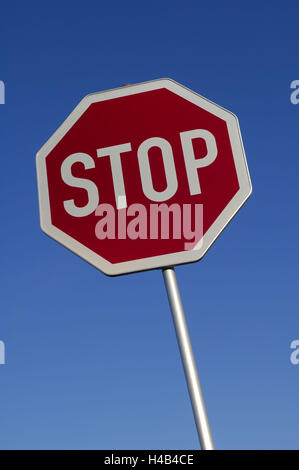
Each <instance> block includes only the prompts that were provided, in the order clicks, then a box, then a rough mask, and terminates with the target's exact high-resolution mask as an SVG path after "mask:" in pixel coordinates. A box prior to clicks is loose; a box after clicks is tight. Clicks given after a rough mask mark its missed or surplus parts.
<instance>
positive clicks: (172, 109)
mask: <svg viewBox="0 0 299 470" xmlns="http://www.w3.org/2000/svg"><path fill="white" fill-rule="evenodd" d="M37 174H38V189H39V203H40V219H41V227H42V229H43V230H44V232H45V233H47V234H48V235H50V236H51V237H52V238H54V239H55V240H57V241H58V242H60V243H61V244H63V245H64V246H66V247H67V248H69V249H70V250H72V251H73V252H74V253H76V254H78V255H79V256H81V257H82V258H83V259H85V260H86V261H88V262H89V263H91V264H92V265H94V266H96V267H97V268H99V269H100V270H101V271H103V272H104V273H106V274H109V275H117V274H124V273H129V272H134V271H141V270H146V269H153V268H159V267H163V266H174V265H177V264H182V263H188V262H193V261H197V260H199V259H200V258H202V256H203V255H204V254H205V253H206V251H207V250H208V248H209V247H210V246H211V244H212V243H213V242H214V240H215V239H216V238H217V236H218V235H219V234H220V232H221V231H222V230H223V229H224V227H225V226H226V225H227V224H228V222H229V221H230V220H231V218H232V217H233V216H234V215H235V213H236V212H237V211H238V209H239V208H240V207H241V206H242V204H243V203H244V202H245V201H246V199H247V198H248V197H249V195H250V193H251V183H250V177H249V173H248V169H247V164H246V159H245V154H244V150H243V145H242V140H241V136H240V131H239V126H238V120H237V118H236V116H235V115H234V114H232V113H231V112H229V111H227V110H225V109H223V108H221V107H220V106H218V105H216V104H214V103H212V102H211V101H209V100H207V99H205V98H203V97H201V96H199V95H198V94H196V93H194V92H192V91H190V90H188V89H187V88H185V87H183V86H182V85H180V84H178V83H176V82H174V81H173V80H170V79H161V80H154V81H151V82H146V83H141V84H137V85H132V86H126V87H122V88H119V89H115V90H110V91H105V92H102V93H94V94H91V95H88V96H86V97H85V98H83V100H82V101H81V102H80V103H79V104H78V106H77V107H76V108H75V109H74V111H73V112H72V113H71V114H70V115H69V117H68V118H67V119H66V120H65V121H64V123H63V124H62V125H61V126H60V127H59V129H58V130H57V131H56V132H55V133H54V134H53V135H52V137H51V138H50V139H49V140H48V141H47V142H46V144H45V145H44V146H43V147H42V148H41V150H40V151H39V152H38V154H37Z"/></svg>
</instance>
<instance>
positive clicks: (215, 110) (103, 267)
mask: <svg viewBox="0 0 299 470" xmlns="http://www.w3.org/2000/svg"><path fill="white" fill-rule="evenodd" d="M160 88H166V89H167V90H169V91H171V92H173V93H175V94H177V95H179V96H181V97H182V98H184V99H186V100H188V101H190V102H191V103H194V104H195V105H197V106H199V107H201V108H203V109H205V110H207V111H208V112H210V113H212V114H214V115H215V116H218V117H219V118H221V119H223V120H224V121H226V123H227V127H228V132H229V137H230V142H231V147H232V153H233V156H234V161H235V166H236V171H237V175H238V180H239V186H240V189H239V191H238V192H237V194H236V195H235V196H234V197H233V199H232V200H231V201H230V202H229V204H228V205H227V206H226V207H225V209H224V210H223V212H222V213H221V214H220V215H219V217H218V218H217V219H216V221H215V222H214V223H213V225H212V226H211V227H210V228H209V230H208V231H207V232H206V233H205V235H204V237H203V241H201V243H200V246H195V247H194V248H193V249H192V250H190V251H181V252H179V253H172V254H167V255H161V256H154V257H150V258H144V259H140V260H136V261H127V262H124V263H117V264H112V263H110V262H109V261H107V260H105V259H104V258H102V257H101V256H99V255H98V254H96V253H94V252H93V251H92V250H90V249H89V248H87V247H86V246H84V245H82V244H81V243H79V242H78V241H77V240H75V239H73V238H72V237H70V236H69V235H67V234H66V233H64V232H62V231H61V230H59V229H58V228H57V227H55V226H54V225H52V222H51V212H50V203H49V193H48V181H47V172H46V157H47V155H48V154H49V153H50V152H51V150H52V149H53V148H54V147H55V146H56V145H57V144H58V142H59V141H60V140H61V139H62V138H63V136H64V135H65V134H66V133H67V132H68V131H69V129H70V128H71V127H72V126H73V125H74V124H75V122H76V121H77V120H78V119H79V118H80V117H81V116H82V114H83V113H84V112H85V111H86V110H87V108H88V107H89V106H90V105H91V104H92V103H96V102H99V101H105V100H108V99H109V100H111V99H114V98H119V97H122V96H128V95H134V94H136V93H143V92H146V91H151V90H157V89H160ZM36 167H37V179H38V195H39V209H40V224H41V228H42V230H43V231H44V232H45V233H46V234H47V235H49V236H50V237H52V238H53V239H54V240H56V241H58V242H59V243H61V244H62V245H64V246H65V247H66V248H68V249H69V250H71V251H73V252H74V253H75V254H77V255H79V256H80V257H81V258H83V259H84V260H86V261H87V262H89V263H90V264H92V265H93V266H95V267H96V268H98V269H99V270H100V271H103V272H104V273H105V274H108V275H109V276H116V275H119V274H126V273H132V272H136V271H144V270H148V269H157V268H162V267H165V266H175V265H178V264H185V263H191V262H194V261H198V260H200V259H201V258H202V257H203V256H204V255H205V253H206V252H207V250H208V249H209V248H210V246H211V245H212V244H213V243H214V241H215V240H216V238H217V237H218V236H219V235H220V233H221V232H222V230H223V229H224V228H225V227H226V225H227V224H228V223H229V222H230V220H231V219H232V218H233V217H234V215H235V214H236V212H237V211H238V210H239V209H240V208H241V206H242V205H243V204H244V202H245V201H246V200H247V199H248V197H249V196H250V194H251V192H252V187H251V181H250V176H249V172H248V168H247V163H246V157H245V152H244V148H243V144H242V139H241V133H240V129H239V123H238V118H237V117H236V116H235V115H234V114H233V113H231V112H230V111H227V110H226V109H224V108H222V107H220V106H218V105H217V104H215V103H213V102H211V101H209V100H207V99H206V98H203V97H202V96H200V95H198V94H197V93H195V92H193V91H191V90H189V89H188V88H185V87H184V86H182V85H180V84H179V83H177V82H175V81H174V80H171V79H169V78H165V79H158V80H153V81H150V82H144V83H139V84H137V85H129V86H126V87H122V88H116V89H114V90H108V91H104V92H100V93H93V94H90V95H87V96H86V97H85V98H83V100H82V101H81V102H80V103H79V104H78V106H76V108H75V109H74V111H73V112H72V113H71V114H70V115H69V116H68V117H67V119H66V120H65V121H64V122H63V124H62V125H61V126H60V127H59V128H58V129H57V131H56V132H54V134H53V135H52V136H51V137H50V139H49V140H48V141H47V142H46V143H45V145H43V147H42V148H41V149H40V150H39V152H38V153H37V155H36Z"/></svg>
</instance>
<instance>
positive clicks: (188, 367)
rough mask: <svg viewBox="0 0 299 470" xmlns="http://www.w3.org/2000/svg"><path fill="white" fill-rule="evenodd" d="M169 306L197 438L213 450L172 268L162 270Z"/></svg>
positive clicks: (204, 446)
mask: <svg viewBox="0 0 299 470" xmlns="http://www.w3.org/2000/svg"><path fill="white" fill-rule="evenodd" d="M163 276H164V281H165V286H166V290H167V295H168V300H169V305H170V309H171V313H172V318H173V322H174V327H175V331H176V336H177V340H178V344H179V348H180V353H181V358H182V362H183V366H184V371H185V376H186V381H187V385H188V390H189V395H190V399H191V404H192V408H193V414H194V419H195V424H196V427H197V432H198V437H199V441H200V445H201V448H202V449H203V450H214V444H213V439H212V435H211V430H210V426H209V421H208V416H207V412H206V407H205V404H204V399H203V395H202V391H201V386H200V383H199V378H198V373H197V369H196V364H195V360H194V356H193V351H192V346H191V342H190V337H189V333H188V327H187V323H186V319H185V314H184V309H183V305H182V301H181V296H180V291H179V287H178V284H177V280H176V275H175V271H174V268H165V269H163Z"/></svg>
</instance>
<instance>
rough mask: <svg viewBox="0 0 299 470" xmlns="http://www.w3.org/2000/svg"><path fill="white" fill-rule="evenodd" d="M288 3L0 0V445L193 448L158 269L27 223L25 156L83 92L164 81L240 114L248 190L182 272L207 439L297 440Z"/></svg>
mask: <svg viewBox="0 0 299 470" xmlns="http://www.w3.org/2000/svg"><path fill="white" fill-rule="evenodd" d="M298 15H299V6H298V3H296V2H293V1H286V2H283V3H282V2H277V1H274V2H271V4H269V3H267V2H264V3H262V4H261V2H257V1H253V2H250V3H248V4H247V6H245V4H244V2H235V1H232V2H231V1H228V2H220V1H216V2H212V3H208V2H201V1H188V2H183V3H182V2H176V1H171V2H170V1H159V2H157V1H152V2H148V3H144V2H137V1H128V2H120V1H116V2H110V3H108V2H105V3H104V2H98V1H97V2H96V1H89V0H86V1H85V2H83V3H79V2H70V1H60V2H57V1H51V2H33V1H28V2H20V1H19V2H13V3H8V2H6V3H5V5H4V4H3V5H2V6H1V18H0V48H1V49H0V51H1V56H0V80H3V81H4V82H5V85H6V103H5V105H1V106H0V125H1V127H0V132H1V139H0V152H1V173H0V188H1V189H0V191H1V199H0V201H1V202H0V204H1V219H2V228H1V231H0V241H1V263H0V269H1V296H0V340H2V341H4V343H5V347H6V362H7V363H6V364H5V365H0V423H1V424H0V448H1V449H76V448H80V449H154V448H156V449H196V448H198V439H197V435H196V430H195V425H194V421H193V415H192V412H191V406H190V403H189V398H188V394H187V389H186V384H185V380H184V375H183V370H182V366H181V362H180V357H179V353H178V348H177V343H176V339H175V333H174V328H173V325H172V320H171V314H170V312H169V307H168V303H167V298H166V292H165V288H164V285H163V280H162V274H161V272H160V271H159V270H157V271H153V272H146V273H141V274H132V275H128V276H122V277H117V278H108V277H106V276H105V275H103V274H101V273H100V272H98V271H97V270H96V269H95V268H93V267H91V266H90V265H88V264H87V263H85V262H84V261H82V260H81V259H80V258H78V257H76V256H75V255H74V254H72V253H71V252H69V251H67V250H66V249H65V248H63V247H62V246H60V245H58V244H57V243H56V242H54V241H52V240H51V239H49V238H48V237H47V236H46V235H44V234H43V233H42V232H41V230H40V227H39V215H38V201H37V186H36V174H35V153H36V151H37V150H38V149H39V148H40V147H41V146H42V145H43V144H44V142H45V141H46V140H47V139H48V138H49V136H50V135H51V134H52V133H53V132H54V131H55V130H56V128H57V127H58V126H59V125H60V124H61V123H62V122H63V120H64V119H65V118H66V117H67V115H68V114H69V113H70V112H71V111H72V109H73V108H74V107H75V106H76V104H77V103H78V102H79V101H80V100H81V98H82V97H83V96H85V95H86V94H88V93H92V92H96V91H102V90H105V89H111V88H114V87H118V86H121V85H123V84H125V83H138V82H142V81H147V80H151V79H154V78H160V77H170V78H173V79H174V80H176V81H178V82H180V83H182V84H183V85H185V86H187V87H189V88H191V89H193V90H194V91H196V92H198V93H200V94H201V95H203V96H205V97H207V98H209V99H210V100H212V101H214V102H216V103H218V104H220V105H221V106H223V107H225V108H227V109H230V110H231V111H233V112H234V113H235V114H236V115H237V116H238V117H239V121H240V126H241V130H242V135H243V140H244V146H245V150H246V154H247V160H248V165H249V169H250V173H251V178H252V184H253V194H252V196H251V198H250V199H249V201H248V202H247V203H246V205H245V206H244V207H243V208H242V210H241V211H240V212H239V213H238V214H237V216H236V217H235V218H234V220H233V221H232V222H231V223H230V225H229V226H228V227H227V228H226V230H225V231H224V232H223V233H222V235H221V236H220V237H219V239H218V240H217V241H216V243H215V244H214V245H213V247H212V248H211V249H210V251H209V252H208V253H207V255H206V256H205V258H204V259H203V260H202V261H200V262H199V263H195V264H192V265H185V266H183V267H178V268H177V277H178V282H179V285H180V289H181V294H182V298H183V303H184V307H185V311H186V316H187V321H188V325H189V329H190V335H191V339H192V343H193V348H194V354H195V358H196V361H197V364H198V368H199V374H200V379H201V383H202V388H203V392H204V396H205V400H206V406H207V410H208V415H209V418H210V424H211V428H212V433H213V437H214V441H215V446H216V448H218V449H263V448H267V449H277V448H281V449H288V448H290V449H294V448H297V449H298V448H299V441H298V435H299V432H298V431H299V400H298V388H299V365H297V366H296V365H292V364H291V362H290V354H291V350H290V343H291V341H292V340H294V339H299V329H298V313H299V312H298V310H299V308H298V301H299V291H298V266H299V254H298V235H299V223H298V171H299V161H298V145H297V144H298V138H297V135H298V120H299V104H298V105H293V104H291V101H290V93H291V90H290V82H291V81H292V80H295V79H299V68H298V65H299V55H298V45H299V30H298Z"/></svg>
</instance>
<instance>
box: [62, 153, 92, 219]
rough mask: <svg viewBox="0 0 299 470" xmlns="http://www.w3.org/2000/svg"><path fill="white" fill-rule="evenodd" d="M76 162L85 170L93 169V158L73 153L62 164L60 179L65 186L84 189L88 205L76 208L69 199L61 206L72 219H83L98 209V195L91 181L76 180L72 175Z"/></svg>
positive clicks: (84, 154)
mask: <svg viewBox="0 0 299 470" xmlns="http://www.w3.org/2000/svg"><path fill="white" fill-rule="evenodd" d="M77 162H81V163H83V165H84V168H85V169H89V168H94V167H95V163H94V160H93V158H92V157H91V156H90V155H88V154H87V153H73V154H72V155H70V156H69V157H67V158H66V159H65V160H64V162H63V163H62V165H61V177H62V179H63V181H64V182H65V183H66V184H67V185H69V186H73V187H74V188H82V189H85V190H86V191H87V193H88V203H87V204H86V206H83V207H77V206H76V205H75V202H74V199H69V200H68V201H63V205H64V208H65V210H66V212H67V213H68V214H70V215H72V216H73V217H85V216H86V215H90V214H92V212H94V211H95V210H96V208H97V207H98V204H99V193H98V188H97V187H96V185H95V184H94V183H93V181H90V180H88V179H85V178H77V177H76V176H73V175H72V166H73V164H74V163H77Z"/></svg>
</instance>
